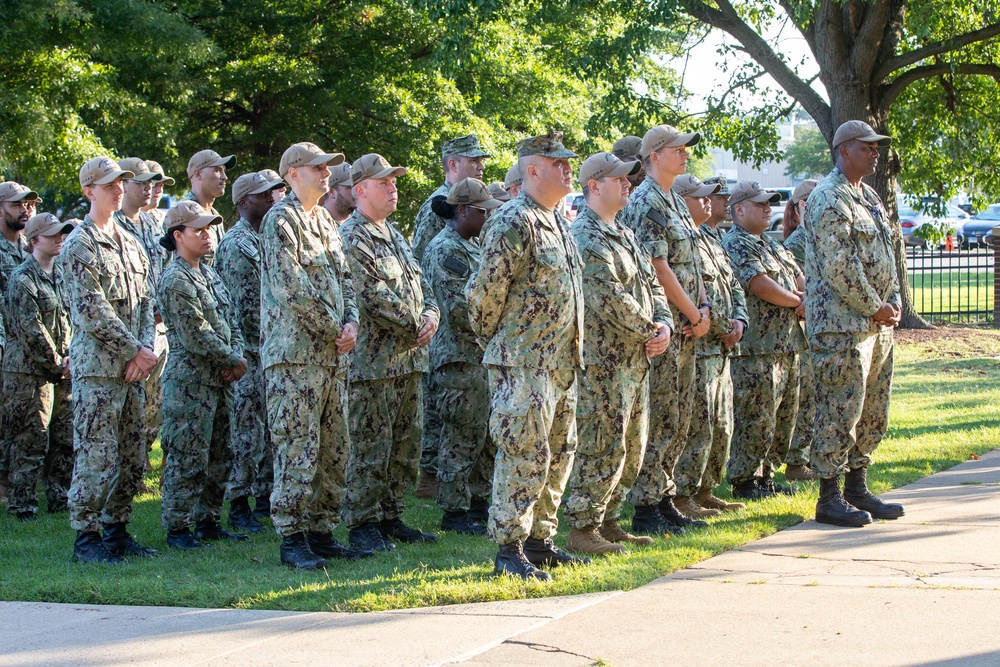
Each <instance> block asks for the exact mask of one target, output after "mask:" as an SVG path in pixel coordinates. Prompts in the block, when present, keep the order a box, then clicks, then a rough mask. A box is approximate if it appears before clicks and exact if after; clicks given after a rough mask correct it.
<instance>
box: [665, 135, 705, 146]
mask: <svg viewBox="0 0 1000 667" xmlns="http://www.w3.org/2000/svg"><path fill="white" fill-rule="evenodd" d="M699 141H701V134H699V133H698V132H690V133H688V134H679V135H677V138H675V139H674V140H673V141H671V142H668V143H666V144H664V147H666V148H677V147H678V146H694V145H695V144H696V143H698V142H699Z"/></svg>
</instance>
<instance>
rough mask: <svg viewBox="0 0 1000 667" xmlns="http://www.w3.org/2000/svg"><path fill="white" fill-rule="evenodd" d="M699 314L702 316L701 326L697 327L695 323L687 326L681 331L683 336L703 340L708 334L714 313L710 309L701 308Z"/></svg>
mask: <svg viewBox="0 0 1000 667" xmlns="http://www.w3.org/2000/svg"><path fill="white" fill-rule="evenodd" d="M698 314H699V315H700V316H701V324H699V325H698V326H695V323H696V321H695V322H691V324H687V325H685V326H684V327H683V328H682V329H681V333H682V334H684V335H685V336H690V337H691V338H701V337H702V336H704V335H705V334H707V333H708V329H709V327H711V326H712V311H711V310H709V309H708V308H699V309H698Z"/></svg>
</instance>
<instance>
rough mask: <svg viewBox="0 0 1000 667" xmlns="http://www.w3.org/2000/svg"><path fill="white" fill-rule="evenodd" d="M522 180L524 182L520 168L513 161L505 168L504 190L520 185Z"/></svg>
mask: <svg viewBox="0 0 1000 667" xmlns="http://www.w3.org/2000/svg"><path fill="white" fill-rule="evenodd" d="M522 182H524V177H522V176H521V168H520V167H518V166H517V164H516V163H515V164H514V166H513V167H511V168H510V169H508V170H507V175H506V176H504V177H503V187H504V190H510V189H511V188H512V187H514V186H515V185H521V183H522Z"/></svg>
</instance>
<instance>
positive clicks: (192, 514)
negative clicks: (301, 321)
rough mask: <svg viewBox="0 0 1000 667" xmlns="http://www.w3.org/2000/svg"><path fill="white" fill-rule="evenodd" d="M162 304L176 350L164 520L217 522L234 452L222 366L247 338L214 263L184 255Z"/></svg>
mask: <svg viewBox="0 0 1000 667" xmlns="http://www.w3.org/2000/svg"><path fill="white" fill-rule="evenodd" d="M157 303H158V304H159V307H160V313H161V314H162V316H163V323H164V324H166V325H167V340H168V341H169V344H170V356H169V358H168V359H167V364H166V366H165V368H164V369H163V435H162V440H163V441H164V442H165V443H166V447H165V449H166V452H167V459H166V463H165V464H164V470H163V501H162V507H161V514H160V518H161V523H162V525H163V528H164V529H165V530H168V531H169V530H180V529H186V528H189V527H190V526H192V525H193V524H194V523H196V522H198V521H205V520H208V521H214V522H218V520H219V517H220V515H221V512H222V500H223V492H224V490H225V485H226V480H227V479H228V478H229V469H230V466H231V464H232V453H231V451H230V449H229V428H230V426H229V420H230V409H231V407H232V400H233V399H232V387H231V386H229V383H227V382H226V381H225V380H223V379H222V371H223V370H225V369H228V368H233V367H234V366H237V365H239V363H240V361H241V360H242V358H243V345H244V343H243V336H242V334H241V333H240V328H239V325H237V324H236V312H235V309H234V308H233V304H232V300H231V299H230V297H229V292H228V291H227V290H226V287H225V285H224V284H223V282H222V279H221V278H219V276H218V274H216V273H215V271H213V270H212V267H210V266H208V265H202V264H200V263H199V266H198V267H193V266H191V265H190V264H189V263H188V262H187V260H185V259H184V258H183V257H180V256H179V255H178V256H176V257H174V261H173V262H171V264H170V266H168V267H167V269H166V271H164V272H163V276H162V278H161V279H160V284H159V287H158V290H157Z"/></svg>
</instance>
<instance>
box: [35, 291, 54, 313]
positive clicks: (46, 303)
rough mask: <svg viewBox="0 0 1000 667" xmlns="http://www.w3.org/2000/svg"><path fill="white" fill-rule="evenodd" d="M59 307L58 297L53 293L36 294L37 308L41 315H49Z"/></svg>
mask: <svg viewBox="0 0 1000 667" xmlns="http://www.w3.org/2000/svg"><path fill="white" fill-rule="evenodd" d="M58 307H59V299H58V298H57V297H56V295H55V294H46V293H39V294H38V310H39V311H41V313H42V314H43V315H51V314H52V312H53V311H54V310H55V309H56V308H58Z"/></svg>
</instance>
